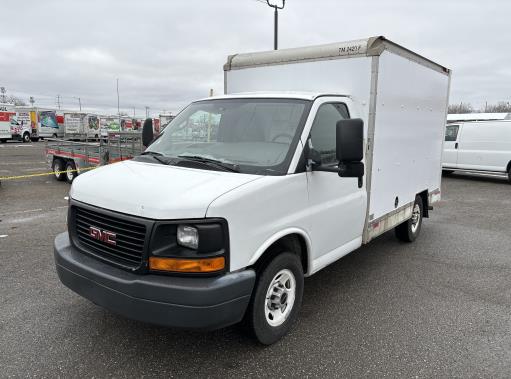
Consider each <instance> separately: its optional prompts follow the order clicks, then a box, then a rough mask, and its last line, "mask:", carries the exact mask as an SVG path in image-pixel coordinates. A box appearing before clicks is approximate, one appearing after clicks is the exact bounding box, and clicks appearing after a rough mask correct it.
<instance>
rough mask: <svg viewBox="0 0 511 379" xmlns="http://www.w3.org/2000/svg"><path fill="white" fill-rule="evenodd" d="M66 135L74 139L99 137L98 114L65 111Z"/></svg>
mask: <svg viewBox="0 0 511 379" xmlns="http://www.w3.org/2000/svg"><path fill="white" fill-rule="evenodd" d="M64 136H65V138H67V139H73V140H88V139H99V137H100V128H99V118H98V116H97V115H93V114H90V113H82V112H66V113H64Z"/></svg>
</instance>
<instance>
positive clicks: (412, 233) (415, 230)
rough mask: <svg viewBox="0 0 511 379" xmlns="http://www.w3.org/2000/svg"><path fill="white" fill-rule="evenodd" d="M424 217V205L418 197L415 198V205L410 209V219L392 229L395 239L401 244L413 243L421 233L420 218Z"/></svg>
mask: <svg viewBox="0 0 511 379" xmlns="http://www.w3.org/2000/svg"><path fill="white" fill-rule="evenodd" d="M423 215H424V204H423V203H422V198H421V197H420V196H415V203H414V204H413V208H412V217H411V218H410V219H409V220H407V221H405V222H403V223H402V224H400V225H398V226H396V228H395V229H394V230H395V232H396V237H397V238H398V239H399V240H401V241H403V242H413V241H415V240H416V239H417V237H418V236H419V234H420V232H421V227H422V218H423Z"/></svg>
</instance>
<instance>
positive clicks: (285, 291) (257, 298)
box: [245, 252, 303, 345]
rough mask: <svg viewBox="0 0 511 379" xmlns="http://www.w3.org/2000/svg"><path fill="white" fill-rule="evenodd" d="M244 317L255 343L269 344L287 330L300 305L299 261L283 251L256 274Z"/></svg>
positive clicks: (301, 286) (301, 287)
mask: <svg viewBox="0 0 511 379" xmlns="http://www.w3.org/2000/svg"><path fill="white" fill-rule="evenodd" d="M258 276H259V277H258V280H257V284H256V287H255V289H254V294H253V296H252V299H251V301H250V305H249V307H248V310H247V314H246V315H245V319H246V321H247V323H248V326H249V328H250V329H251V331H252V333H253V334H254V335H255V337H256V338H257V340H258V341H259V342H261V343H262V344H264V345H271V344H273V343H275V342H277V341H278V340H279V339H281V338H282V337H283V336H284V335H286V333H287V332H288V331H289V330H290V329H291V326H292V325H293V323H294V321H295V320H296V318H297V315H298V312H299V310H300V307H301V304H302V295H303V268H302V263H301V262H300V258H299V257H298V256H297V255H296V254H293V253H290V252H283V253H281V254H279V255H277V256H276V257H275V258H273V259H272V260H271V261H270V262H269V263H268V264H267V265H266V267H265V268H263V269H262V270H261V271H260V273H259V275H258Z"/></svg>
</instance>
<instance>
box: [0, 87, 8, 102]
mask: <svg viewBox="0 0 511 379" xmlns="http://www.w3.org/2000/svg"><path fill="white" fill-rule="evenodd" d="M6 92H7V91H6V89H5V87H0V93H1V94H2V98H1V99H2V100H1V102H2V103H5V102H6V101H5V100H6V99H5V93H6Z"/></svg>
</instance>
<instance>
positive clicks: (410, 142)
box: [368, 51, 449, 237]
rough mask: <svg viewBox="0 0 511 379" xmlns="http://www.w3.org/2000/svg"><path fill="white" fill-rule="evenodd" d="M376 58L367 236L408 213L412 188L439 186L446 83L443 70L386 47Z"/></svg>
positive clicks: (429, 189)
mask: <svg viewBox="0 0 511 379" xmlns="http://www.w3.org/2000/svg"><path fill="white" fill-rule="evenodd" d="M379 60H380V61H379V67H378V94H377V100H376V101H377V104H376V117H375V129H374V146H373V160H372V182H371V189H370V196H369V198H370V208H369V220H368V227H369V232H370V233H369V234H370V235H371V236H372V237H374V236H375V235H376V234H380V233H382V232H384V231H385V230H387V229H389V228H391V227H393V226H394V224H395V223H396V222H397V223H399V222H401V221H403V218H407V217H409V215H411V207H410V206H409V205H410V204H412V203H413V201H414V199H415V195H416V194H417V193H420V192H422V191H424V190H428V191H429V193H432V192H434V191H435V190H439V189H440V180H441V174H440V173H441V156H442V142H443V138H444V130H445V118H446V107H447V100H448V87H449V75H448V74H447V73H441V72H438V71H435V70H432V69H430V68H428V67H425V66H423V65H420V64H418V63H416V62H413V61H411V60H410V59H407V58H405V57H401V56H399V55H396V54H394V53H391V52H388V51H385V52H383V53H382V55H381V56H380V58H379ZM396 200H397V201H396ZM407 205H408V206H407ZM396 215H397V216H396ZM386 216H394V217H393V219H392V220H393V221H390V222H386V223H384V224H385V225H386V227H384V229H385V230H383V229H382V228H381V225H380V228H379V229H378V230H377V233H371V228H377V224H378V220H382V219H384V218H385V217H386ZM387 221H389V220H387ZM372 223H373V225H371V224H372Z"/></svg>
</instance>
